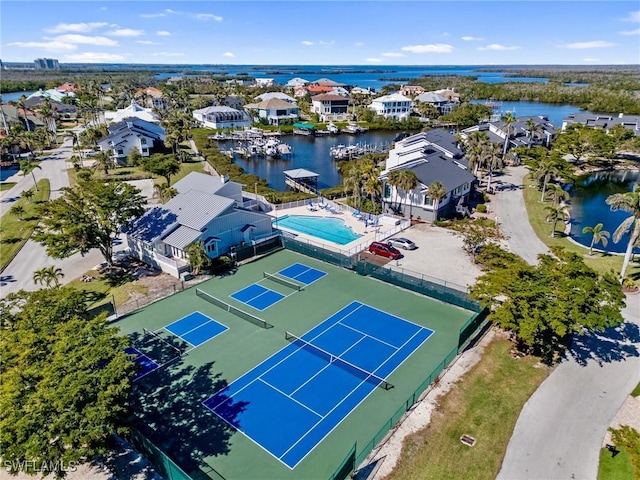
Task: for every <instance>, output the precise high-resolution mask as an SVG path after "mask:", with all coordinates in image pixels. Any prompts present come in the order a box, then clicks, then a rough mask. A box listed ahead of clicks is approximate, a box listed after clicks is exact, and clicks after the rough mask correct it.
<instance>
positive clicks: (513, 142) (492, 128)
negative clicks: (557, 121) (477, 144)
mask: <svg viewBox="0 0 640 480" xmlns="http://www.w3.org/2000/svg"><path fill="white" fill-rule="evenodd" d="M473 132H484V133H485V134H486V135H487V137H488V138H489V140H490V141H492V142H493V143H497V144H499V145H504V143H505V141H506V139H507V123H506V122H505V121H503V120H497V121H490V122H484V123H480V124H478V125H474V126H472V127H469V128H465V129H464V130H461V131H460V137H461V138H462V139H463V140H464V139H466V138H468V137H469V135H471V134H472V133H473ZM557 134H558V132H557V130H556V127H555V126H554V125H553V123H551V122H550V121H549V120H548V119H547V118H546V117H536V116H530V117H518V118H517V119H516V120H515V121H514V122H512V123H511V125H510V126H509V134H508V136H509V139H508V144H507V151H509V150H510V149H512V148H515V147H534V146H536V145H543V146H545V147H549V146H550V145H551V143H552V142H553V141H554V140H555V139H556V137H557Z"/></svg>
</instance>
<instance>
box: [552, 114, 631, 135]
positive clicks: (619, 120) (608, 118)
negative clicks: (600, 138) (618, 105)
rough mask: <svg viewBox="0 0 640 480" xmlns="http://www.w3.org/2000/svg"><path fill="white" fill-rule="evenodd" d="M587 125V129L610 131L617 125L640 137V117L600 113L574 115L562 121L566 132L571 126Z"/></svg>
mask: <svg viewBox="0 0 640 480" xmlns="http://www.w3.org/2000/svg"><path fill="white" fill-rule="evenodd" d="M575 124H578V125H585V126H587V127H593V128H602V129H603V130H605V131H607V132H608V131H609V129H611V128H612V127H614V126H616V125H621V126H623V127H624V128H627V129H629V130H631V131H633V133H635V134H636V135H638V136H640V115H625V114H624V113H620V114H618V115H603V114H598V113H582V112H579V113H572V114H571V115H568V116H567V117H566V118H564V119H563V120H562V131H564V130H566V128H567V127H568V126H569V125H575Z"/></svg>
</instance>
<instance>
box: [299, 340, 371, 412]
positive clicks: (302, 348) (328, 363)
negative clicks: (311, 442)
mask: <svg viewBox="0 0 640 480" xmlns="http://www.w3.org/2000/svg"><path fill="white" fill-rule="evenodd" d="M362 340H364V337H360V338H359V339H358V341H357V342H355V343H354V344H353V345H351V346H350V347H349V348H347V349H346V350H345V351H344V352H342V354H344V353H346V352H348V351H349V350H351V349H352V348H353V347H355V346H356V345H357V344H358V343H360V342H361V341H362ZM313 347H314V345H311V348H313ZM300 350H304V346H302V347H300V348H298V351H300ZM327 353H331V352H327ZM342 354H341V355H342ZM331 355H333V354H332V353H331ZM333 356H334V357H336V358H337V359H338V360H343V359H342V357H341V356H340V355H333ZM344 361H345V362H347V361H346V360H344ZM332 363H333V362H332V361H331V359H329V361H328V362H327V364H326V365H325V366H324V367H322V368H321V369H320V370H318V371H317V372H316V373H314V374H313V375H312V376H311V377H309V378H308V379H307V380H306V381H305V382H304V383H303V384H302V385H300V386H298V388H296V389H295V390H294V391H293V392H291V395H295V393H296V392H298V391H299V390H300V389H301V388H302V387H304V386H305V385H306V384H307V383H309V382H310V381H311V380H313V379H314V378H316V377H317V376H318V375H320V374H321V373H322V372H324V371H325V370H326V369H327V368H329V367H330V366H331V364H332ZM347 363H351V362H347ZM365 371H366V370H365ZM367 378H368V377H367ZM321 416H322V415H321ZM322 417H323V418H324V416H322Z"/></svg>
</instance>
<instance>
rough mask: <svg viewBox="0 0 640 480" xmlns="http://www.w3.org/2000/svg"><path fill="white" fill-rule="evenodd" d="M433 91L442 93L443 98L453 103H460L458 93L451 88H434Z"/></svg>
mask: <svg viewBox="0 0 640 480" xmlns="http://www.w3.org/2000/svg"><path fill="white" fill-rule="evenodd" d="M433 93H436V94H438V95H442V96H443V97H444V98H446V99H447V100H449V101H450V102H453V103H457V104H459V103H460V94H459V93H458V92H456V91H455V89H453V88H441V89H440V90H434V91H433Z"/></svg>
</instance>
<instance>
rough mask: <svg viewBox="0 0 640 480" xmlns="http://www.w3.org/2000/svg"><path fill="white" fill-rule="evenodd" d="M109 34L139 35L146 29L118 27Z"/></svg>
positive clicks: (115, 35) (122, 35)
mask: <svg viewBox="0 0 640 480" xmlns="http://www.w3.org/2000/svg"><path fill="white" fill-rule="evenodd" d="M107 35H113V36H114V37H139V36H140V35H144V30H134V29H133V28H117V29H115V30H113V31H111V32H108V33H107Z"/></svg>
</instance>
